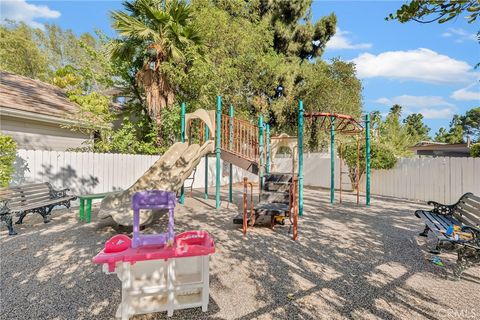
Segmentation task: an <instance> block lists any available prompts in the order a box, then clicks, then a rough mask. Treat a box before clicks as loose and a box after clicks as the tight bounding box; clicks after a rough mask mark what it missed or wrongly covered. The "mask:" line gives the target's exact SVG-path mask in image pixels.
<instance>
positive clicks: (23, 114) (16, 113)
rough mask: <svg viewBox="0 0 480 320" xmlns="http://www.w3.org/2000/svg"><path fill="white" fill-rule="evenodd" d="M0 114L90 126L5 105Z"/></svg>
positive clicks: (52, 122)
mask: <svg viewBox="0 0 480 320" xmlns="http://www.w3.org/2000/svg"><path fill="white" fill-rule="evenodd" d="M0 110H1V111H0V115H2V116H10V117H14V118H21V119H27V120H34V121H42V122H47V123H51V124H56V125H73V126H78V127H82V128H88V127H91V125H90V124H88V123H86V122H82V121H78V120H72V119H66V118H61V117H55V116H49V115H46V114H41V113H33V112H28V111H23V110H18V109H10V108H6V107H1V109H0ZM109 127H111V126H108V127H106V128H109ZM98 128H99V129H100V128H104V127H103V126H98Z"/></svg>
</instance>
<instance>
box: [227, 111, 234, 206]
mask: <svg viewBox="0 0 480 320" xmlns="http://www.w3.org/2000/svg"><path fill="white" fill-rule="evenodd" d="M233 115H234V110H233V105H230V126H229V135H230V137H229V138H230V139H229V145H228V150H229V151H232V146H233ZM229 167H230V174H229V176H228V201H229V202H230V203H233V190H232V189H233V165H232V164H231V163H230V164H229Z"/></svg>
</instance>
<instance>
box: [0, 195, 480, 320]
mask: <svg viewBox="0 0 480 320" xmlns="http://www.w3.org/2000/svg"><path fill="white" fill-rule="evenodd" d="M226 192H227V190H223V189H222V199H226V198H227V193H226ZM193 196H194V197H195V198H198V200H197V199H195V198H193V199H192V198H187V201H186V205H185V206H178V207H177V209H176V211H175V215H176V216H175V218H176V219H175V229H176V232H177V233H180V232H183V231H186V230H198V229H202V230H206V231H208V232H210V233H211V234H212V235H213V237H214V239H215V241H216V244H217V252H216V253H215V255H213V256H212V263H211V270H210V274H211V277H210V285H211V295H210V305H209V310H208V312H206V313H203V312H201V310H200V309H199V308H196V309H188V310H181V311H175V312H174V316H173V317H171V318H169V319H244V320H247V319H257V318H260V319H323V318H324V319H331V318H334V319H335V318H336V319H342V318H356V319H357V318H360V319H364V318H366V319H368V318H382V319H404V318H410V319H413V318H423V319H436V318H439V317H441V316H442V314H443V313H442V312H444V310H451V309H454V308H461V307H463V306H462V305H461V304H462V303H464V304H465V306H469V305H470V306H471V305H474V302H475V301H478V300H476V299H478V290H477V291H474V290H473V289H472V288H475V287H476V288H478V285H479V283H480V278H479V277H478V268H475V269H472V270H471V271H468V272H466V273H465V277H464V280H462V281H459V282H452V281H449V280H446V279H444V278H443V276H442V274H443V273H445V272H443V271H442V270H440V271H439V269H438V268H436V267H434V266H432V265H430V264H429V263H428V262H426V261H425V259H424V253H423V252H422V250H421V248H420V247H419V245H418V244H417V241H416V234H417V233H418V232H419V231H421V229H422V225H421V223H420V221H419V220H418V219H416V218H415V217H414V216H413V214H412V212H413V211H414V209H418V207H419V205H418V204H414V203H405V204H402V203H401V202H398V201H392V202H390V201H384V200H376V201H373V203H372V206H371V207H370V208H366V207H365V206H363V205H360V206H357V205H355V204H353V203H354V197H353V196H348V195H347V196H345V199H346V203H344V204H342V205H335V206H332V205H330V204H329V203H328V202H327V193H325V192H323V191H321V190H315V189H306V191H305V215H304V216H303V217H302V218H301V220H300V229H299V239H298V241H296V242H294V241H292V240H291V235H290V234H289V226H288V223H287V225H286V226H278V227H276V228H275V230H270V229H269V228H268V227H252V228H249V231H248V234H247V235H246V236H245V237H244V236H243V235H242V233H241V227H240V226H238V225H233V224H232V219H233V217H234V216H235V215H236V214H237V211H240V210H241V203H242V201H243V199H242V193H241V189H240V188H236V189H235V192H234V196H235V199H234V202H235V203H236V204H237V205H238V210H233V209H221V210H218V211H217V210H215V209H214V208H213V207H212V204H211V203H212V202H211V200H203V191H202V192H201V191H199V190H197V191H194V192H193ZM210 198H211V199H212V198H213V197H212V196H210ZM374 200H375V199H374ZM96 212H97V210H94V212H93V222H92V223H90V224H84V223H79V222H77V220H76V216H77V214H78V210H56V211H54V212H53V214H52V222H51V223H50V224H47V225H44V224H43V223H41V219H40V217H35V216H31V215H29V216H27V218H26V219H25V224H24V225H22V226H18V227H17V231H18V233H19V235H18V236H15V237H8V236H7V235H6V232H5V231H4V230H2V233H1V234H0V241H1V247H0V249H1V265H0V266H1V279H0V287H1V288H2V289H1V291H2V292H1V299H2V304H1V310H0V311H1V313H0V314H1V315H0V318H1V319H25V318H31V319H53V318H54V319H112V318H113V315H114V314H115V311H116V308H117V306H118V304H119V303H120V281H119V280H118V279H117V278H116V276H115V275H105V274H103V273H102V271H101V266H98V265H94V264H93V263H92V262H91V259H92V257H93V256H94V255H96V254H97V253H98V252H99V250H101V249H102V248H103V245H104V243H105V241H106V240H107V239H108V238H110V237H111V236H113V235H115V234H117V233H119V232H120V233H125V234H130V232H131V230H130V229H129V228H118V227H117V226H115V225H114V224H113V222H112V221H111V220H102V221H96ZM166 225H167V217H166V215H160V216H159V217H158V219H157V220H155V222H154V223H153V224H152V225H150V226H148V227H146V228H145V230H144V231H143V232H146V233H152V232H164V230H165V229H166ZM474 274H476V275H474ZM472 290H473V291H472ZM450 292H454V293H455V295H457V296H461V297H463V300H461V299H460V300H459V299H450ZM472 292H473V293H472ZM475 292H477V293H475ZM132 319H167V317H166V314H165V313H157V314H151V315H143V316H136V317H133V318H132Z"/></svg>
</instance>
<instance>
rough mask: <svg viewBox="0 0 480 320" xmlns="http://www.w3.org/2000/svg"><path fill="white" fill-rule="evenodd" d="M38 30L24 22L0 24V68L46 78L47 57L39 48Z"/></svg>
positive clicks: (30, 76)
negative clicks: (37, 40)
mask: <svg viewBox="0 0 480 320" xmlns="http://www.w3.org/2000/svg"><path fill="white" fill-rule="evenodd" d="M37 34H38V30H34V29H32V28H30V27H28V26H27V25H26V24H24V23H18V24H17V23H14V22H8V23H7V24H5V25H0V69H1V70H3V71H9V72H12V73H16V74H19V75H22V76H26V77H29V78H34V79H40V80H46V79H47V78H48V63H47V58H46V56H45V54H44V52H42V50H41V49H40V48H39V46H38V44H37V42H36V37H37Z"/></svg>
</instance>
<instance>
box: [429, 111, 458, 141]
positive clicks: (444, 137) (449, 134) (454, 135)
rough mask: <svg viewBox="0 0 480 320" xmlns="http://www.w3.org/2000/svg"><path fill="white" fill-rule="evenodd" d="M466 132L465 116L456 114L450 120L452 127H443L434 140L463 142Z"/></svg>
mask: <svg viewBox="0 0 480 320" xmlns="http://www.w3.org/2000/svg"><path fill="white" fill-rule="evenodd" d="M464 134H465V132H464V130H463V117H462V116H459V115H457V114H456V115H454V116H453V118H452V121H450V129H449V130H448V131H447V130H445V128H443V127H442V128H440V129H439V130H438V132H437V133H436V134H435V139H434V140H435V141H436V142H443V143H463V142H464V139H463V136H464Z"/></svg>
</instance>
